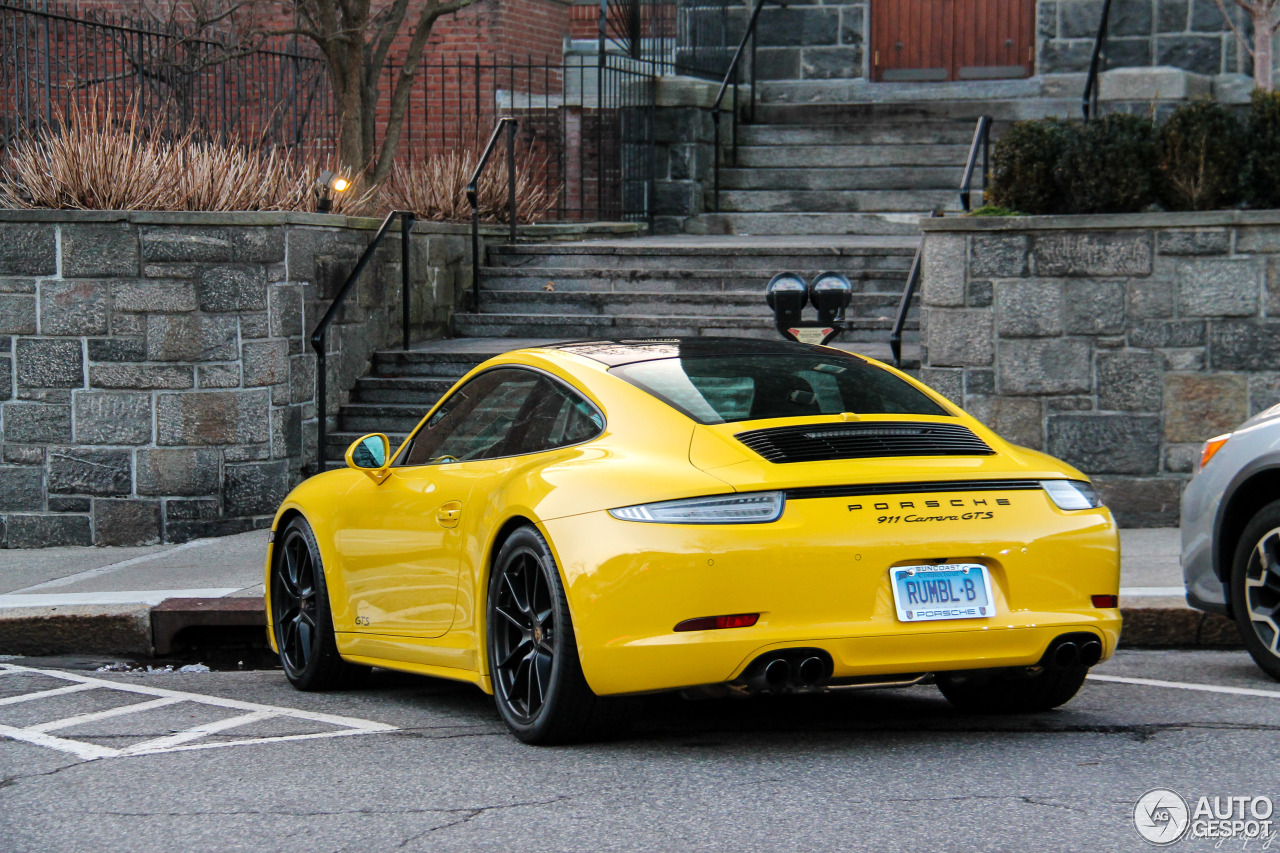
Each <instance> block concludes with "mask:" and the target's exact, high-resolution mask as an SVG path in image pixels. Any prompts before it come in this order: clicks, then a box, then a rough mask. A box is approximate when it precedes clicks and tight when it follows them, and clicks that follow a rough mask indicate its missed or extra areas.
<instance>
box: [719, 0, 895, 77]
mask: <svg viewBox="0 0 1280 853" xmlns="http://www.w3.org/2000/svg"><path fill="white" fill-rule="evenodd" d="M867 7H868V3H867V0H861V2H849V0H834V2H819V0H795V2H789V3H787V5H786V6H769V7H767V8H766V9H765V10H764V11H762V12H761V13H760V21H759V23H757V25H756V27H757V29H756V34H757V35H756V38H757V47H756V76H757V79H759V80H855V79H859V78H863V77H866V76H867V52H866V50H865V45H866V44H867V39H868V27H869V26H870V18H869V16H868V10H867ZM742 14H743V16H744V17H745V12H743V13H742ZM738 32H739V33H741V30H739V31H738ZM738 37H740V35H739V36H738Z"/></svg>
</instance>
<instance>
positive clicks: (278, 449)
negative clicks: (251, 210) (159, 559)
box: [0, 211, 470, 547]
mask: <svg viewBox="0 0 1280 853" xmlns="http://www.w3.org/2000/svg"><path fill="white" fill-rule="evenodd" d="M377 224H378V223H377V222H374V221H370V220H348V219H346V218H345V217H339V216H317V215H313V214H282V213H274V214H156V213H152V214H147V213H127V214H125V213H116V212H69V211H21V212H18V211H3V212H0V233H3V235H4V240H3V241H0V400H3V401H4V402H3V404H0V545H3V546H7V547H39V546H46V545H63V544H74V545H141V544H147V543H154V542H157V541H167V542H181V541H184V540H187V539H192V538H195V537H200V536H209V535H220V534H225V533H233V532H239V531H241V530H247V529H251V528H253V527H259V526H262V525H264V524H265V523H267V521H268V520H269V519H270V517H271V515H272V514H274V512H275V509H276V507H277V506H278V505H279V502H280V500H281V499H282V498H283V497H284V495H285V493H286V492H287V491H288V489H289V488H290V487H291V486H292V485H293V484H295V483H296V482H298V480H299V479H300V478H301V476H302V473H303V468H304V465H310V464H312V463H313V462H314V460H315V458H316V451H315V422H316V416H317V412H316V410H315V409H316V407H315V357H314V354H313V353H312V351H311V349H310V346H309V345H308V343H307V336H308V335H309V334H310V332H311V331H312V329H313V328H314V327H315V324H316V323H317V321H318V320H319V318H320V317H321V315H322V314H323V312H324V311H325V310H326V309H327V307H328V304H329V302H330V301H331V300H332V298H333V297H334V295H335V294H336V292H337V290H338V288H339V287H341V285H342V283H343V282H344V281H345V279H346V275H347V273H348V272H349V271H350V269H351V267H352V266H353V265H354V262H355V260H356V258H357V257H358V256H359V254H360V253H361V252H362V251H363V249H364V247H365V245H366V244H367V242H368V240H369V237H370V236H371V229H373V228H376V227H377ZM413 239H414V244H413V264H412V269H413V289H412V296H411V299H412V300H413V302H412V305H413V308H414V312H413V314H414V316H413V324H414V329H415V333H416V335H419V336H439V335H441V334H442V333H443V331H444V330H445V328H446V327H447V324H448V321H449V316H450V314H451V311H452V307H453V305H454V302H455V299H456V298H458V297H460V294H461V293H462V292H463V290H464V289H465V287H466V286H467V283H468V279H469V273H470V268H469V265H468V262H467V261H466V259H467V258H468V257H469V256H468V254H467V250H468V245H467V244H468V241H469V238H468V236H467V233H466V229H462V228H459V227H456V226H448V225H434V224H431V223H420V224H419V226H418V228H417V230H416V231H415V234H414V238H413ZM399 258H400V252H399V240H398V236H395V235H391V236H389V238H388V240H387V241H386V243H385V244H384V246H383V248H382V249H380V250H379V253H378V254H377V255H376V256H375V258H374V261H373V263H371V265H370V267H369V268H367V270H366V273H365V275H364V277H363V278H362V282H361V286H360V288H359V291H358V293H356V294H353V296H352V298H350V299H349V300H348V303H347V304H348V307H347V309H346V310H344V311H343V312H342V314H341V315H340V317H339V320H338V322H337V323H335V324H334V325H333V326H332V327H331V329H330V335H329V350H328V352H329V359H328V361H329V388H330V396H329V411H330V414H332V413H335V412H336V411H337V408H338V407H339V406H340V405H341V403H342V402H343V397H344V393H343V392H344V391H346V390H347V389H350V388H351V387H352V386H353V385H354V384H355V380H356V378H358V377H359V376H361V375H362V374H363V373H364V372H365V370H366V369H367V366H368V363H369V359H370V357H371V355H372V353H373V352H374V351H375V350H376V349H378V348H382V347H386V346H388V345H393V344H399V342H400V330H399V316H400V315H399V310H400V308H399V305H400V288H399V286H398V285H399Z"/></svg>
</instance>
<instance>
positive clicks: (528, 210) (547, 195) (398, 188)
mask: <svg viewBox="0 0 1280 853" xmlns="http://www.w3.org/2000/svg"><path fill="white" fill-rule="evenodd" d="M478 162H479V155H478V154H477V153H476V152H475V151H470V150H453V151H445V152H437V153H432V154H428V155H427V156H426V157H425V158H424V159H422V160H414V161H412V162H410V163H407V164H404V163H397V164H396V166H395V168H394V169H393V170H392V173H391V178H390V180H388V181H387V183H386V184H385V185H384V186H383V187H382V189H381V194H380V196H379V200H380V201H381V203H382V205H383V206H384V207H386V208H388V209H398V210H412V211H414V212H415V213H417V214H418V216H419V217H421V218H423V219H433V220H437V221H460V220H468V219H470V218H471V205H470V203H469V202H468V201H467V183H468V182H469V181H470V180H471V175H472V173H474V172H475V168H476V164H477V163H478ZM476 196H477V201H478V203H479V204H478V206H479V209H480V219H481V220H482V221H484V222H503V223H505V222H507V221H508V204H507V158H506V151H505V149H498V150H496V151H494V153H493V155H492V156H491V157H490V158H489V163H488V165H487V166H486V167H485V171H484V173H483V174H482V175H481V176H480V183H479V186H478V187H477V193H476ZM557 196H558V192H557V190H556V188H555V187H553V186H552V185H551V184H550V183H549V182H548V180H547V161H546V158H545V156H543V157H539V156H538V155H536V154H534V153H533V152H532V151H531V150H530V149H529V148H527V147H526V148H517V149H516V221H517V222H537V221H538V220H541V219H545V218H546V217H547V215H548V214H549V213H550V212H551V211H552V210H553V209H554V208H555V204H556V200H557Z"/></svg>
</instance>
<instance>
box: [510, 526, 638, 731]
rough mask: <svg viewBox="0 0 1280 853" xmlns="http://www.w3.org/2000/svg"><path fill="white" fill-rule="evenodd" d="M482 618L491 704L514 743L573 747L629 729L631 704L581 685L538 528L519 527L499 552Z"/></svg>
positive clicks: (556, 578)
mask: <svg viewBox="0 0 1280 853" xmlns="http://www.w3.org/2000/svg"><path fill="white" fill-rule="evenodd" d="M486 614H487V617H488V631H487V634H488V652H489V672H490V675H491V677H492V679H493V695H494V703H495V704H496V705H497V707H498V713H499V714H501V715H502V719H503V721H504V722H505V723H506V724H507V727H508V728H510V729H511V732H512V734H514V735H515V736H516V737H517V738H519V739H520V740H522V741H524V742H525V743H529V744H539V745H546V746H549V745H553V744H567V743H577V742H581V741H588V740H597V739H600V738H602V737H606V736H608V735H610V734H614V733H616V732H618V731H619V730H621V729H622V728H624V727H625V725H626V723H627V722H629V712H630V711H631V709H632V707H633V702H632V700H629V699H618V698H611V697H600V696H597V695H596V694H595V693H593V692H592V690H591V688H590V687H589V686H588V685H587V680H586V678H585V677H584V676H583V674H582V663H581V661H580V660H579V658H578V645H577V638H576V637H575V635H574V632H573V620H572V618H571V617H570V615H569V601H568V598H567V597H566V596H565V592H564V585H563V584H562V583H561V582H560V572H559V570H558V569H557V568H556V562H555V557H554V556H553V555H552V553H551V549H550V548H549V547H548V546H547V543H546V540H545V539H543V538H542V534H540V533H539V532H538V530H537V529H536V528H534V527H532V526H525V527H521V528H519V529H518V530H516V531H515V532H514V533H512V534H511V535H510V536H509V537H507V540H506V541H505V542H504V543H503V544H502V548H501V550H499V552H498V556H497V558H496V559H495V560H494V564H493V573H492V575H491V576H490V578H489V598H488V603H487V606H486Z"/></svg>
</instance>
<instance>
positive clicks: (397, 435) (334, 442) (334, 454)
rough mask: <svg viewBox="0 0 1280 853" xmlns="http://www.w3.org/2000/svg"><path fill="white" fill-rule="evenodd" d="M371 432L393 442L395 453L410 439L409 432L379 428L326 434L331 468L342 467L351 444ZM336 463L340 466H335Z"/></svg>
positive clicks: (327, 455)
mask: <svg viewBox="0 0 1280 853" xmlns="http://www.w3.org/2000/svg"><path fill="white" fill-rule="evenodd" d="M416 425H417V421H414V426H416ZM410 429H412V427H410ZM371 432H380V433H384V434H385V435H386V436H387V439H388V440H389V441H390V442H391V451H392V452H393V453H394V452H395V449H396V448H397V447H399V446H400V445H401V444H402V443H403V442H404V440H405V439H406V438H408V437H409V432H408V430H405V431H404V432H387V431H386V430H385V429H381V428H379V427H374V428H373V429H364V430H359V431H352V430H335V431H333V432H328V433H325V448H326V450H327V452H326V454H325V456H326V458H327V459H328V461H329V467H330V468H340V467H342V460H343V456H344V455H345V454H346V452H347V448H348V447H350V446H351V443H352V442H353V441H355V440H356V439H357V438H360V437H362V436H365V435H368V434H369V433H371ZM335 462H336V463H338V464H336V465H335V464H334V463H335Z"/></svg>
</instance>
